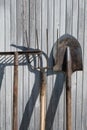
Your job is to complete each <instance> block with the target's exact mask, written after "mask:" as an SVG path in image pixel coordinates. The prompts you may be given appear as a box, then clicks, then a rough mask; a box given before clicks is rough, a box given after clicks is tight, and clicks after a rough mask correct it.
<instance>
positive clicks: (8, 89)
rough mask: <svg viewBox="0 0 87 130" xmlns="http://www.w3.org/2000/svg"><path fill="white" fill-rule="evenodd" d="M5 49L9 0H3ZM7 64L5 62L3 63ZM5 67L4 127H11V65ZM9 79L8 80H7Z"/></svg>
mask: <svg viewBox="0 0 87 130" xmlns="http://www.w3.org/2000/svg"><path fill="white" fill-rule="evenodd" d="M5 27H6V30H5V39H6V42H5V51H10V0H9V1H7V0H5ZM6 59H10V56H7V57H6ZM5 64H7V62H6V63H5ZM5 67H6V71H5V73H6V74H5V78H6V80H5V82H6V94H5V95H6V129H9V130H11V129H12V115H11V114H12V113H11V108H12V106H11V105H12V104H11V96H12V93H11V92H12V91H11V90H12V86H11V75H10V74H11V66H10V64H9V65H8V66H5ZM8 81H9V82H8Z"/></svg>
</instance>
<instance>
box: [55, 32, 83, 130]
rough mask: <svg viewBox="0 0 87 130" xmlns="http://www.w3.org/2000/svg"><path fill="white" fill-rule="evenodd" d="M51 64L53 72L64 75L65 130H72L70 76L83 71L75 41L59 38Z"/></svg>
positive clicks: (71, 38) (67, 36) (78, 47)
mask: <svg viewBox="0 0 87 130" xmlns="http://www.w3.org/2000/svg"><path fill="white" fill-rule="evenodd" d="M53 62H54V65H53V70H54V71H62V72H64V73H65V75H66V130H72V115H71V75H72V73H73V72H75V71H79V70H82V69H83V65H82V51H81V47H80V44H79V42H78V41H77V39H75V38H74V37H73V36H71V35H69V34H65V35H63V36H62V37H60V38H59V39H58V41H57V42H56V43H55V44H54V47H53Z"/></svg>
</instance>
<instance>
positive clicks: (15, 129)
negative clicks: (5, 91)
mask: <svg viewBox="0 0 87 130" xmlns="http://www.w3.org/2000/svg"><path fill="white" fill-rule="evenodd" d="M12 129H13V130H18V53H17V52H15V54H14V83H13V128H12Z"/></svg>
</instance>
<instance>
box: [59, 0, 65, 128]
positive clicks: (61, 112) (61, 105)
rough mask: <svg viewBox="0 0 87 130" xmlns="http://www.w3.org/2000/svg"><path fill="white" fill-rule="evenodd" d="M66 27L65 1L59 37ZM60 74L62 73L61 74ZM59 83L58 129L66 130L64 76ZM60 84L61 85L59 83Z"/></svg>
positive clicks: (61, 9) (62, 1)
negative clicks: (60, 88)
mask: <svg viewBox="0 0 87 130" xmlns="http://www.w3.org/2000/svg"><path fill="white" fill-rule="evenodd" d="M65 27H66V0H61V1H60V23H59V36H61V35H63V34H65ZM61 73H62V72H61ZM59 76H60V79H61V81H60V83H59V85H60V86H61V85H62V90H61V91H62V92H61V97H60V101H59V129H61V130H63V129H66V127H65V109H66V108H65V84H64V80H65V79H64V78H65V76H64V74H60V75H59ZM61 82H62V83H61Z"/></svg>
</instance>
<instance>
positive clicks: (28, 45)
mask: <svg viewBox="0 0 87 130" xmlns="http://www.w3.org/2000/svg"><path fill="white" fill-rule="evenodd" d="M25 36H26V43H27V47H28V49H29V48H30V44H29V42H28V35H27V30H26V31H25Z"/></svg>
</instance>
